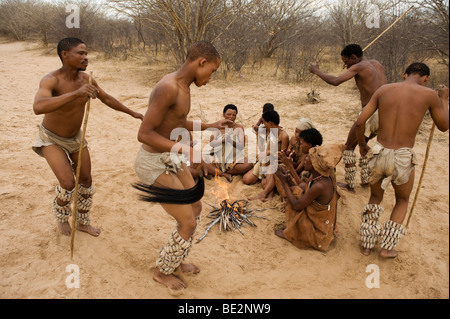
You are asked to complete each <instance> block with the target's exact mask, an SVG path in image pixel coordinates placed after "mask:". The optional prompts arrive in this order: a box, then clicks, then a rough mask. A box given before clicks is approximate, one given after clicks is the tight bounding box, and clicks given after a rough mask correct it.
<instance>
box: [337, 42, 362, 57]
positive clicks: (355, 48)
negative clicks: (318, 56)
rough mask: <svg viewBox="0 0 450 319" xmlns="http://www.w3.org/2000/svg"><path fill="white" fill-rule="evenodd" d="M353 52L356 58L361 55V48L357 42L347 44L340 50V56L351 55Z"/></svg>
mask: <svg viewBox="0 0 450 319" xmlns="http://www.w3.org/2000/svg"><path fill="white" fill-rule="evenodd" d="M353 54H354V55H356V56H357V57H358V58H360V57H362V56H363V50H362V49H361V47H360V46H359V44H349V45H347V46H346V47H345V48H344V49H343V50H342V52H341V56H346V57H351V56H352V55H353Z"/></svg>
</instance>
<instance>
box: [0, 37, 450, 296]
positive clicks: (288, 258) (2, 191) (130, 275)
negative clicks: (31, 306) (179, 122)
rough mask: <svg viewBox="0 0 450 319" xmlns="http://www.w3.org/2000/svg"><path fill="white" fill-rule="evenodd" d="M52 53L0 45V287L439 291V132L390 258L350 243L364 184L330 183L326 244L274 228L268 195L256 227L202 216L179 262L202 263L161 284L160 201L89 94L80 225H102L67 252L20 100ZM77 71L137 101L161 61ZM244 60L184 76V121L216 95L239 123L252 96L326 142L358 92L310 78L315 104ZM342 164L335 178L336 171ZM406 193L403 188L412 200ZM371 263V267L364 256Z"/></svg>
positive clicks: (442, 264) (445, 173)
mask: <svg viewBox="0 0 450 319" xmlns="http://www.w3.org/2000/svg"><path fill="white" fill-rule="evenodd" d="M59 66H60V62H59V59H58V57H57V56H56V53H53V52H52V53H51V54H44V51H43V50H41V49H38V48H37V47H35V46H34V45H31V44H25V43H20V42H15V43H2V44H0V81H1V85H0V90H1V91H0V96H1V111H2V114H3V116H2V118H3V120H2V122H1V124H0V134H1V135H0V143H1V148H0V160H1V166H0V204H1V207H2V208H1V210H0V214H1V221H2V222H1V224H0V256H1V257H0V298H3V299H5V298H19V299H21V298H73V299H75V298H151V299H160V298H169V299H170V298H186V299H197V298H206V299H216V298H224V299H228V298H233V299H234V298H239V299H241V298H242V299H244V298H256V299H263V298H267V299H271V298H273V299H292V298H293V299H303V298H305V299H310V298H332V299H334V298H342V299H353V298H375V299H377V298H408V299H415V298H449V216H448V212H449V186H448V185H449V170H448V168H449V148H448V147H449V140H448V133H442V132H439V131H436V132H435V134H434V139H433V144H432V147H431V154H430V157H429V161H428V164H427V170H426V175H425V177H424V180H423V184H422V188H421V192H420V196H419V199H418V201H417V206H416V209H415V212H414V215H413V217H412V221H411V223H410V225H409V228H408V234H407V236H406V237H404V238H403V239H402V240H401V241H400V244H399V246H398V249H397V250H398V252H399V256H398V258H396V259H394V260H384V259H382V258H380V257H379V256H378V254H377V253H378V252H379V248H377V250H376V252H375V253H373V254H372V255H370V256H369V257H364V256H362V255H361V254H360V252H359V248H358V240H359V235H358V229H359V222H360V217H359V211H360V210H361V209H362V207H363V206H364V205H365V204H366V203H367V200H368V196H369V190H368V189H363V188H361V187H359V186H358V187H357V193H356V194H351V193H348V192H342V198H341V200H340V202H339V212H338V227H339V237H338V238H337V239H336V241H335V243H334V244H333V246H332V247H331V249H330V250H329V251H328V252H327V253H321V252H318V251H314V250H299V249H297V248H295V247H294V246H293V245H291V244H290V243H289V242H287V241H285V240H282V239H280V238H278V237H276V236H275V235H274V231H273V229H274V226H275V225H277V224H280V223H282V222H283V220H284V214H283V213H282V212H281V211H280V207H281V204H280V202H279V197H276V198H275V200H274V201H272V202H269V203H260V202H253V203H252V204H251V207H253V208H256V209H265V210H264V211H261V212H259V214H260V215H261V216H265V217H267V218H268V219H269V220H264V219H254V221H255V222H256V224H257V225H258V227H256V228H245V229H244V232H245V235H241V234H239V233H238V232H228V233H222V234H219V232H218V228H217V227H214V228H213V229H212V230H211V231H210V232H209V234H208V235H207V236H206V237H205V239H203V241H202V242H200V243H199V244H195V245H194V247H193V249H192V251H191V255H190V256H189V258H188V260H190V261H192V262H194V263H196V264H197V265H198V266H199V267H200V268H201V272H200V273H199V274H198V275H195V276H194V275H190V276H186V280H187V284H188V288H187V289H185V290H184V291H183V292H182V294H181V295H179V296H173V294H171V293H170V292H169V291H168V289H166V288H165V287H163V286H162V285H160V284H158V283H156V282H155V281H153V280H152V270H153V269H154V264H155V259H156V257H157V255H158V249H159V248H160V247H162V245H164V244H165V242H166V240H167V238H168V234H169V232H170V231H171V230H172V229H173V227H174V220H172V219H171V218H169V217H168V215H166V213H165V212H164V211H163V209H162V208H161V207H160V206H159V205H153V204H148V203H144V202H142V201H139V200H138V195H137V192H136V191H135V190H134V189H133V188H132V187H131V184H132V183H134V182H136V181H137V177H136V176H135V173H134V170H133V163H134V160H135V156H136V152H137V150H138V148H139V147H140V145H139V143H138V142H137V139H136V134H137V130H138V128H139V124H140V122H139V120H136V119H133V118H131V117H129V116H127V115H125V114H121V113H117V112H115V111H113V110H111V109H109V108H108V107H106V106H104V105H103V104H101V103H100V102H99V101H97V100H94V101H93V102H92V103H91V108H92V109H91V114H90V117H89V124H88V130H87V139H88V142H89V145H90V150H91V156H92V174H93V181H94V185H95V187H96V189H97V193H96V194H95V196H94V205H93V208H92V216H91V219H92V221H93V222H92V224H93V225H94V226H98V227H100V228H101V230H102V234H101V235H100V237H98V238H93V237H91V236H89V235H87V234H85V233H80V232H77V233H76V236H75V250H74V257H73V259H71V258H70V238H69V237H65V236H62V235H60V234H59V233H58V232H57V228H56V223H55V220H54V217H53V214H52V210H51V201H52V199H53V198H54V188H55V185H56V178H55V177H54V175H53V174H52V172H51V170H50V169H49V167H48V166H47V163H46V161H45V160H44V159H43V158H40V157H38V156H37V155H36V154H35V153H34V152H33V151H32V150H31V145H32V144H33V142H34V140H35V136H36V133H37V125H38V124H39V123H40V122H41V120H42V117H41V116H36V115H34V113H33V111H32V102H33V98H34V95H35V93H36V91H37V88H38V84H39V81H40V79H41V78H42V76H43V75H45V74H46V73H48V72H49V71H52V70H54V69H57V68H59ZM89 70H91V71H93V72H94V76H95V78H96V80H97V82H98V83H99V84H100V86H101V87H103V89H105V90H106V91H107V92H108V93H110V94H112V95H113V96H115V97H116V98H118V99H119V100H120V101H122V102H123V103H124V104H126V105H127V106H129V107H130V108H132V109H134V110H138V111H140V112H141V113H144V112H145V110H146V104H147V100H148V96H149V94H150V92H151V89H152V87H153V85H154V84H155V81H156V80H157V79H159V78H160V77H161V76H162V75H163V74H164V72H165V71H167V70H164V69H163V68H161V67H159V68H157V67H156V66H155V65H153V66H152V65H146V64H143V63H137V62H132V61H126V62H119V61H102V60H96V59H95V54H94V56H92V57H91V61H90V67H89ZM247 71H248V72H247V73H245V72H243V77H233V78H231V79H229V80H228V81H224V80H218V79H215V80H213V81H212V82H211V83H210V84H209V85H208V86H206V87H203V88H196V87H192V111H191V114H190V118H191V119H197V120H200V119H201V118H202V116H203V119H206V120H208V121H211V122H212V121H215V120H218V119H220V118H221V110H222V108H223V106H224V105H225V104H228V103H235V104H236V105H237V106H238V107H239V111H240V112H239V117H238V119H239V120H240V122H241V123H242V124H243V125H244V126H245V127H250V126H251V125H252V124H253V123H255V122H256V120H257V119H258V116H259V114H260V112H261V108H262V105H263V104H264V103H266V102H272V103H273V104H274V105H275V107H276V110H277V111H278V112H279V113H280V115H281V125H282V126H283V127H284V128H285V129H286V130H287V132H288V134H289V135H292V134H293V131H294V127H295V124H296V122H297V120H298V119H299V118H300V117H310V118H313V119H314V120H315V122H316V125H317V127H318V129H319V130H320V131H321V132H322V134H323V136H324V142H325V143H343V142H345V139H346V135H347V132H348V130H349V128H350V126H351V124H352V122H353V121H354V120H355V119H356V116H357V114H358V112H359V101H358V92H357V91H356V89H355V86H354V84H353V82H352V83H345V84H344V85H342V86H340V87H337V88H335V87H330V86H326V85H321V84H320V83H319V84H318V85H319V87H318V88H319V91H320V94H321V97H322V100H321V103H320V104H308V103H307V102H305V101H304V98H305V97H306V93H307V92H308V91H309V89H310V87H308V86H307V85H305V86H300V85H293V84H285V83H283V82H282V81H277V80H274V78H273V77H271V76H267V75H263V74H261V75H259V74H257V73H254V74H252V73H251V72H250V70H247ZM430 128H431V121H430V119H429V118H427V119H425V121H424V123H423V125H422V128H421V130H420V133H419V135H418V136H417V140H416V148H415V149H416V152H417V155H418V159H419V162H420V163H421V164H420V165H419V166H418V167H417V172H418V173H417V175H416V176H417V178H416V187H415V188H414V190H413V195H414V193H415V191H416V188H417V184H418V180H419V178H418V177H419V176H420V172H421V170H422V163H423V160H424V154H425V150H426V145H427V141H428V136H429V132H430ZM343 174H344V170H343V164H342V163H340V164H339V165H338V167H337V178H338V180H340V181H342V180H343ZM206 188H207V190H206V193H205V196H204V198H203V207H204V211H203V221H202V224H201V226H200V228H199V235H200V234H202V233H203V231H204V229H205V228H206V226H207V225H208V224H209V222H210V220H209V219H208V218H207V217H206V214H207V213H208V212H209V211H210V210H211V209H210V207H209V206H208V204H214V203H215V201H216V198H215V196H214V190H215V189H216V188H217V185H216V183H215V182H214V181H206ZM259 191H260V185H259V184H256V185H253V186H246V185H244V184H243V183H242V179H241V177H235V179H234V180H233V182H232V183H231V184H229V193H230V196H232V198H236V199H245V198H246V197H247V196H250V195H252V194H255V193H257V192H259ZM412 199H413V196H411V201H410V202H411V203H412ZM393 201H394V194H393V190H392V188H389V190H388V191H387V193H386V195H385V200H384V202H383V206H384V208H385V210H386V212H387V213H386V212H385V214H384V215H383V216H382V218H381V221H382V222H384V220H386V219H387V218H388V215H389V211H390V209H391V208H392V206H393ZM71 264H75V265H77V266H78V267H79V269H80V278H79V279H80V288H68V287H67V285H66V279H67V278H68V276H69V275H70V273H69V272H66V267H67V266H68V265H71ZM369 265H376V266H378V268H379V271H380V272H379V282H380V286H379V288H372V289H370V288H368V287H367V286H366V279H367V278H368V276H369V275H373V274H374V273H373V271H372V270H370V269H368V270H369V271H368V272H366V269H367V267H368V266H369ZM369 268H370V267H369Z"/></svg>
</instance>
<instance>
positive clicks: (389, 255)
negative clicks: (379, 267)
mask: <svg viewBox="0 0 450 319" xmlns="http://www.w3.org/2000/svg"><path fill="white" fill-rule="evenodd" d="M397 255H398V253H397V252H396V251H395V250H394V249H391V250H387V249H381V251H380V256H381V257H385V258H395V257H397Z"/></svg>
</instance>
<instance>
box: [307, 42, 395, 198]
mask: <svg viewBox="0 0 450 319" xmlns="http://www.w3.org/2000/svg"><path fill="white" fill-rule="evenodd" d="M341 58H342V61H343V62H344V67H346V68H347V71H346V72H344V73H343V74H341V75H339V76H337V77H336V76H332V75H328V74H325V73H323V72H322V71H320V70H319V66H318V65H311V66H310V71H311V72H312V73H314V74H316V75H317V76H319V77H320V78H321V79H322V80H324V81H325V82H327V83H328V84H331V85H334V86H338V85H340V84H341V83H343V82H346V81H348V80H350V79H351V78H354V79H355V82H356V86H357V87H358V90H359V94H360V97H361V106H362V107H363V108H364V107H365V106H366V105H367V103H369V100H370V98H371V97H372V95H373V94H374V93H375V91H376V90H377V89H378V88H379V87H380V86H382V85H384V84H386V74H385V71H384V68H383V66H382V65H381V64H380V63H379V62H378V61H376V60H366V59H364V57H363V51H362V49H361V47H360V46H359V45H358V44H349V45H347V46H346V47H345V48H344V49H343V50H342V52H341ZM377 131H378V114H377V113H375V114H374V116H373V117H371V118H370V119H369V120H368V123H367V127H366V132H365V136H366V138H367V140H370V139H372V138H374V137H375V136H376V134H377ZM357 145H358V141H357V138H356V122H355V123H354V124H353V126H352V128H351V129H350V132H349V133H348V137H347V141H346V143H345V146H346V150H345V151H344V156H343V162H344V163H345V182H346V184H343V183H338V185H339V186H340V187H342V188H345V189H347V190H349V191H351V192H354V191H355V181H356V154H355V148H356V146H357ZM359 165H360V167H361V185H363V186H366V185H367V184H368V170H367V162H366V161H365V160H364V159H360V163H359Z"/></svg>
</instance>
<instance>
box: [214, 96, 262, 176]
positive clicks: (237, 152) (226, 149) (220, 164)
mask: <svg viewBox="0 0 450 319" xmlns="http://www.w3.org/2000/svg"><path fill="white" fill-rule="evenodd" d="M237 113H238V109H237V107H236V105H233V104H228V105H226V106H225V107H224V109H223V117H224V118H225V119H227V120H230V121H232V122H233V124H232V125H230V126H229V127H228V128H226V129H221V130H215V131H214V133H213V134H212V135H211V138H210V143H209V145H210V146H211V147H212V150H211V154H210V155H211V164H207V168H208V173H209V174H213V175H214V174H217V175H218V176H223V177H225V178H226V179H227V180H228V181H229V182H231V181H232V180H233V175H244V174H245V173H247V172H248V171H249V170H250V169H252V167H253V163H249V162H248V159H247V158H246V157H245V154H244V150H245V134H244V127H243V126H242V125H241V124H238V123H236V116H237Z"/></svg>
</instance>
